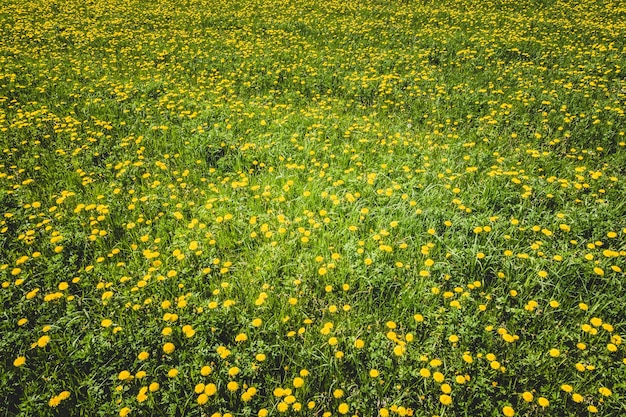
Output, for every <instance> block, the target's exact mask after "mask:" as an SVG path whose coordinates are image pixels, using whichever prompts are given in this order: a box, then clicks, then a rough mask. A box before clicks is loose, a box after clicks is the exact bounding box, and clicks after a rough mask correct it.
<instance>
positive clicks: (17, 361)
mask: <svg viewBox="0 0 626 417" xmlns="http://www.w3.org/2000/svg"><path fill="white" fill-rule="evenodd" d="M25 363H26V358H25V357H24V356H18V357H17V358H15V360H14V361H13V366H15V367H16V368H19V367H20V366H22V365H24V364H25Z"/></svg>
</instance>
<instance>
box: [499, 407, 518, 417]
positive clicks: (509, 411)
mask: <svg viewBox="0 0 626 417" xmlns="http://www.w3.org/2000/svg"><path fill="white" fill-rule="evenodd" d="M502 414H504V415H505V416H506V417H513V416H514V415H515V410H514V409H513V407H511V406H510V405H507V406H504V407H502Z"/></svg>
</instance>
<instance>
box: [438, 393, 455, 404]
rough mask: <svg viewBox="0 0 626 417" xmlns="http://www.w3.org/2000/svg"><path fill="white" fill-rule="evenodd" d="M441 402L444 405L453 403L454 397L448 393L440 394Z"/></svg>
mask: <svg viewBox="0 0 626 417" xmlns="http://www.w3.org/2000/svg"><path fill="white" fill-rule="evenodd" d="M439 402H440V403H441V404H443V405H450V404H452V397H450V396H449V395H448V394H442V395H440V396H439Z"/></svg>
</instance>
